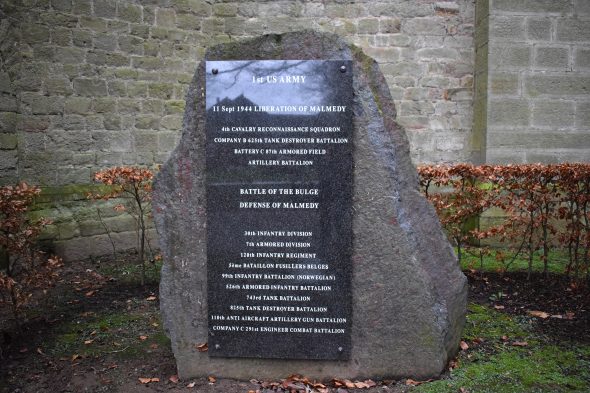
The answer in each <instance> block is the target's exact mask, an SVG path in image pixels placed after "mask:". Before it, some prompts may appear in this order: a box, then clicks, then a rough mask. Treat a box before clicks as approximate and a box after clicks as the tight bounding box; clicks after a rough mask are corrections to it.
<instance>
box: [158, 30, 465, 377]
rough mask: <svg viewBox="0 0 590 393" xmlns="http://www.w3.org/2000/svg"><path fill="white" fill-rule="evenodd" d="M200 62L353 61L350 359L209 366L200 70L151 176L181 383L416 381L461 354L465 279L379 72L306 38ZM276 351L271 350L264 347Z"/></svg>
mask: <svg viewBox="0 0 590 393" xmlns="http://www.w3.org/2000/svg"><path fill="white" fill-rule="evenodd" d="M205 58H206V60H274V59H285V60H291V59H292V60H312V59H313V60H323V59H344V60H352V62H353V90H354V92H353V93H354V111H353V123H354V130H353V162H354V170H353V171H354V172H353V176H354V182H353V184H352V187H353V202H352V203H353V224H352V226H353V256H352V261H351V263H352V293H351V294H350V296H351V297H352V304H353V320H352V331H351V337H352V348H351V356H350V359H349V360H347V361H329V360H277V359H254V358H219V357H210V356H209V355H208V353H207V352H201V351H199V350H198V349H197V346H198V345H199V344H202V343H205V342H206V341H207V335H208V320H207V258H206V254H207V252H206V250H207V244H206V215H207V206H206V198H205V100H204V88H205V64H204V62H201V63H200V64H199V65H198V66H197V71H196V73H195V76H194V78H193V81H192V83H191V85H190V88H189V91H188V94H187V103H186V112H185V115H184V123H183V131H182V137H181V140H180V143H179V144H178V146H177V148H176V149H175V151H174V152H173V153H172V155H171V157H170V159H169V160H168V161H167V162H166V164H165V165H164V166H163V167H162V170H161V172H160V173H159V174H158V176H157V178H156V182H155V187H154V201H153V204H154V215H155V221H156V226H157V229H158V232H159V236H160V244H161V247H162V251H163V254H164V261H165V263H164V266H163V268H162V279H161V284H160V300H161V310H162V316H163V323H164V327H165V329H166V332H167V333H168V334H169V336H170V339H171V342H172V349H173V351H174V355H175V357H176V360H177V365H178V373H179V375H180V376H181V377H183V378H188V377H195V376H204V375H215V376H217V377H228V378H237V379H250V378H275V379H276V378H284V377H286V376H288V375H289V374H293V373H297V374H302V375H306V376H308V377H311V378H324V379H325V378H332V377H341V378H350V379H352V378H365V377H376V378H384V377H394V378H395V377H404V376H405V377H413V378H428V377H433V376H436V375H438V374H440V373H441V372H442V371H443V370H444V369H445V367H446V365H447V363H448V361H449V359H450V358H451V357H453V356H454V355H455V353H456V352H457V348H458V344H459V341H460V336H461V331H462V328H463V324H464V319H465V312H466V299H467V285H466V278H465V276H464V275H463V274H462V272H461V271H460V269H459V266H458V264H457V260H456V257H455V255H454V252H453V249H452V247H451V246H450V244H449V243H448V241H447V239H446V237H445V235H444V233H443V231H442V229H441V225H440V223H439V221H438V218H437V216H436V214H435V211H434V209H433V208H432V206H431V205H430V204H429V203H428V202H427V200H426V199H425V198H424V197H423V196H422V195H421V194H420V192H419V189H418V178H417V174H416V170H415V168H414V166H413V165H412V162H411V161H410V155H409V145H408V140H407V137H406V134H405V132H404V130H403V129H402V128H401V127H400V126H399V125H398V124H397V123H396V121H395V117H396V111H395V106H394V104H393V100H392V98H391V95H390V93H389V90H388V87H387V83H386V81H385V79H384V78H383V75H382V74H381V72H380V71H379V66H378V64H377V63H376V62H375V61H374V60H373V59H371V58H369V57H368V56H366V55H365V54H363V52H362V51H361V50H360V49H359V48H357V47H355V46H353V45H351V44H349V43H347V42H345V41H343V40H342V39H340V38H338V37H337V36H335V35H331V34H324V33H318V32H314V31H304V32H296V33H287V34H283V35H265V36H262V37H258V38H254V39H250V40H247V41H241V42H232V43H228V44H222V45H219V46H215V47H213V48H211V49H209V50H208V52H207V54H206V56H205ZM269 345H272V343H269Z"/></svg>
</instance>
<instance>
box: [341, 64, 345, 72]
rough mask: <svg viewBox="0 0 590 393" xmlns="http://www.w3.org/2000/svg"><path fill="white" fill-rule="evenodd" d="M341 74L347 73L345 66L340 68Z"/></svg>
mask: <svg viewBox="0 0 590 393" xmlns="http://www.w3.org/2000/svg"><path fill="white" fill-rule="evenodd" d="M340 72H343V73H344V72H346V66H345V65H343V66H340Z"/></svg>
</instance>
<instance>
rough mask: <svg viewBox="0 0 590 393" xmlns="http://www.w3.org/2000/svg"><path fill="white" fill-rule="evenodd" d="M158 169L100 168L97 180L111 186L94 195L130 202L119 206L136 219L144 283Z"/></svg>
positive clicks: (96, 197)
mask: <svg viewBox="0 0 590 393" xmlns="http://www.w3.org/2000/svg"><path fill="white" fill-rule="evenodd" d="M153 178H154V173H153V172H152V171H151V170H149V169H145V168H139V167H114V168H109V169H105V170H103V171H99V172H96V173H95V174H94V180H95V181H97V182H100V183H103V184H105V185H107V186H109V187H108V189H107V190H106V191H104V192H101V193H98V194H94V195H90V197H91V198H93V199H103V200H108V199H113V198H124V200H125V201H126V203H125V204H124V205H123V204H121V205H117V206H115V209H117V210H118V211H125V212H127V213H128V214H130V215H131V216H132V217H133V218H134V220H135V224H136V225H135V228H136V232H137V242H138V255H139V264H140V266H141V285H144V284H145V275H146V273H145V270H146V260H147V256H146V245H148V246H149V243H148V239H147V233H146V231H147V219H148V218H149V216H150V214H151V202H152V180H153Z"/></svg>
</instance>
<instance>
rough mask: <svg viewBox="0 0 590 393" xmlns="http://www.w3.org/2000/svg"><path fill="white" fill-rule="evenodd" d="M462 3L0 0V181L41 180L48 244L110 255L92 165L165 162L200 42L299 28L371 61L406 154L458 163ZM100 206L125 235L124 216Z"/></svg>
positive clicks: (466, 133)
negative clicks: (340, 40) (94, 197)
mask: <svg viewBox="0 0 590 393" xmlns="http://www.w3.org/2000/svg"><path fill="white" fill-rule="evenodd" d="M473 14H474V6H473V0H455V1H442V2H441V1H433V0H417V1H407V0H393V1H392V0H388V1H385V0H359V1H353V0H322V1H320V0H311V1H302V0H280V1H265V0H259V1H231V0H230V1H205V0H143V1H134V0H2V1H0V18H1V21H0V54H1V57H0V185H1V184H8V183H13V182H15V181H17V180H26V181H28V182H30V183H34V184H38V185H42V186H44V187H45V188H46V195H45V197H44V198H42V199H41V200H40V201H39V203H38V208H39V209H42V210H41V213H43V214H44V215H47V216H50V217H51V218H53V220H54V225H53V226H51V227H50V228H49V229H48V231H47V232H46V234H45V237H46V238H47V239H48V240H51V241H53V245H54V246H55V247H56V249H57V250H58V251H59V252H60V253H61V254H63V255H65V256H66V257H70V258H72V259H73V258H78V257H81V256H84V255H90V254H100V253H108V252H110V251H111V246H110V241H109V239H108V237H107V235H106V234H105V230H104V225H103V223H101V222H100V221H99V220H98V218H97V213H96V208H97V207H96V206H92V205H90V204H89V203H88V202H87V201H86V200H85V197H84V187H83V186H84V185H87V184H89V183H90V182H91V176H92V173H93V172H95V171H96V170H98V169H101V168H105V167H111V166H115V165H146V166H153V165H155V164H159V163H162V162H164V161H165V160H166V158H167V157H168V155H169V153H170V152H171V150H172V149H173V148H174V146H175V144H176V142H177V140H178V138H179V133H180V129H181V122H182V115H183V111H184V95H185V91H186V89H187V86H188V84H189V82H190V80H191V78H192V74H193V72H194V70H195V68H196V65H197V63H198V61H199V60H200V59H202V57H203V54H204V52H205V49H206V48H207V47H208V46H210V45H213V44H215V43H220V42H225V41H231V40H237V39H241V38H245V37H250V36H255V35H260V34H264V33H281V32H286V31H293V30H301V29H305V28H312V29H317V30H321V31H329V32H334V33H337V34H339V35H341V36H343V37H344V38H345V39H347V40H348V41H350V42H352V43H354V44H357V45H358V46H360V47H362V48H363V49H364V50H365V51H366V53H367V54H369V55H370V56H373V57H374V58H375V59H376V60H377V61H378V62H379V63H380V65H381V69H382V70H383V73H384V74H385V76H386V79H387V82H388V84H389V87H390V90H391V93H392V95H393V97H394V99H395V101H396V104H397V108H398V112H399V117H398V119H399V122H400V123H401V124H402V125H404V126H405V127H406V129H407V132H408V136H409V138H410V141H411V144H412V154H413V158H414V160H415V161H416V162H441V161H445V162H451V161H452V162H456V161H465V160H469V159H470V158H471V156H472V144H471V141H470V138H471V136H470V130H471V123H472V108H471V106H472V83H473V57H474V56H473V54H474V50H473V18H474V15H473ZM107 207H108V206H107ZM99 208H101V209H103V212H102V217H103V221H104V222H105V223H106V225H107V226H108V227H109V228H110V230H111V231H113V232H117V233H118V234H117V238H119V239H126V238H128V239H129V241H131V240H132V239H133V232H130V231H131V230H132V229H133V222H132V221H130V220H128V219H127V218H125V217H118V216H117V215H115V214H114V213H112V212H111V211H110V210H109V209H110V208H104V206H103V207H100V206H99ZM111 210H112V209H111ZM129 241H128V242H127V243H126V244H127V246H128V245H130V244H131V245H132V242H131V243H130V244H129ZM121 247H125V244H123V245H122V246H121Z"/></svg>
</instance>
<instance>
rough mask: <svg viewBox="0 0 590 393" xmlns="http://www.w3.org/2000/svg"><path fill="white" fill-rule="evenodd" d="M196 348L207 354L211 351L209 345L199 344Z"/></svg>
mask: <svg viewBox="0 0 590 393" xmlns="http://www.w3.org/2000/svg"><path fill="white" fill-rule="evenodd" d="M195 348H197V351H199V352H207V351H208V350H209V347H208V346H207V343H203V344H197V345H195Z"/></svg>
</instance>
